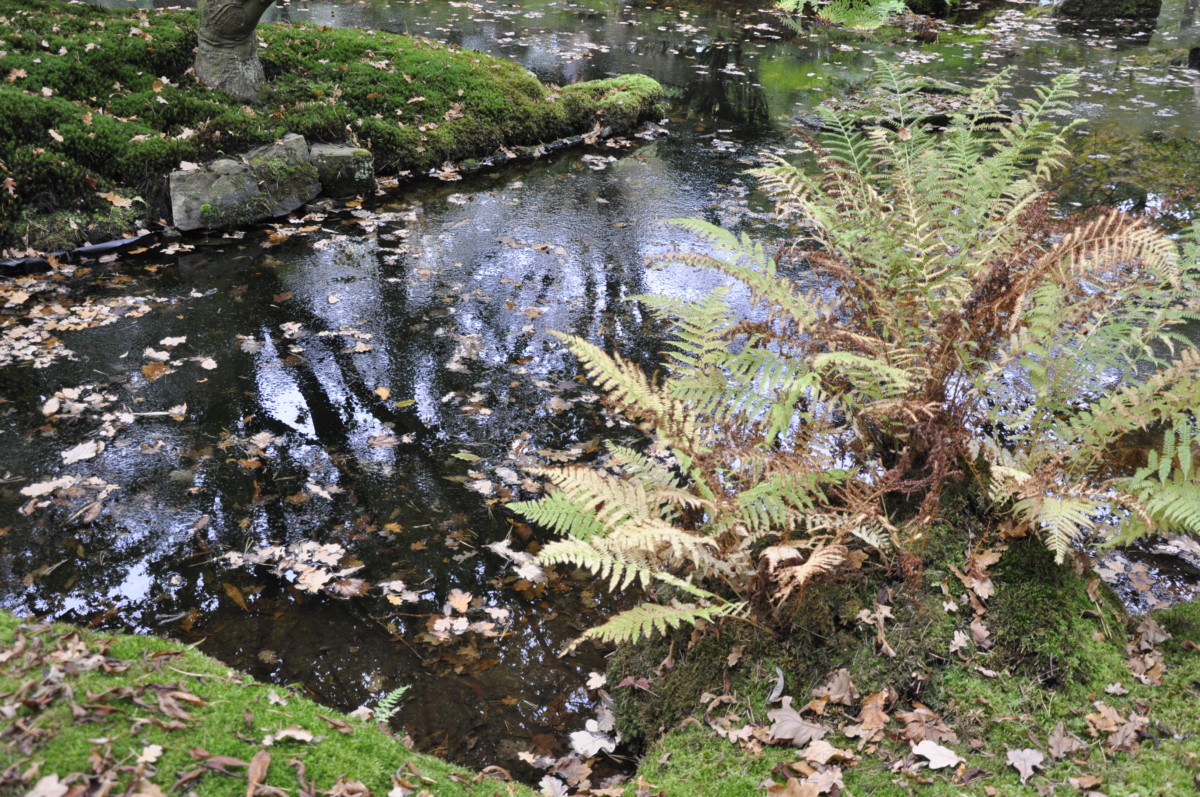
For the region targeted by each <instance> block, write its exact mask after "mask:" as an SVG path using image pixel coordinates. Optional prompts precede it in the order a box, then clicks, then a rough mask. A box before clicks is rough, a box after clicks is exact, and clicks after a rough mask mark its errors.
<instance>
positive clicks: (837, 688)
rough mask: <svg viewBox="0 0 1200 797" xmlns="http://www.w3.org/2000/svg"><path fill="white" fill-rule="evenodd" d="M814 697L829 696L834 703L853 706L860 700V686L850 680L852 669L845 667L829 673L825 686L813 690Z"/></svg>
mask: <svg viewBox="0 0 1200 797" xmlns="http://www.w3.org/2000/svg"><path fill="white" fill-rule="evenodd" d="M812 696H813V697H827V698H829V699H830V700H831V701H833V702H834V703H841V704H842V705H843V706H853V705H854V703H855V702H856V701H857V700H858V698H859V694H858V688H857V687H856V686H855V685H854V682H853V681H851V680H850V671H849V670H847V669H846V668H845V667H843V668H841V669H840V670H837V671H836V672H832V673H830V674H829V678H828V680H826V681H825V685H824V686H818V687H817V688H816V689H814V690H812Z"/></svg>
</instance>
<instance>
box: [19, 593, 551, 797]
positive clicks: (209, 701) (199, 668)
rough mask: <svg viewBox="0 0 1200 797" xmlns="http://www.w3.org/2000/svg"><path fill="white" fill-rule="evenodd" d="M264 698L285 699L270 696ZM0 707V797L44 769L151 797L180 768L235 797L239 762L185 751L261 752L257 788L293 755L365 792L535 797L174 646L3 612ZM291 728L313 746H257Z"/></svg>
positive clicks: (288, 784)
mask: <svg viewBox="0 0 1200 797" xmlns="http://www.w3.org/2000/svg"><path fill="white" fill-rule="evenodd" d="M112 690H117V691H112ZM172 693H174V694H175V695H176V698H175V700H174V704H175V706H177V707H179V708H181V709H182V710H183V712H185V714H186V715H187V717H188V718H187V719H181V718H180V717H179V715H178V714H175V713H174V708H172V707H171V704H170V703H163V702H160V698H159V695H160V694H168V695H169V694H172ZM273 693H274V694H276V695H277V696H278V697H281V698H283V700H284V701H286V703H285V704H280V702H279V701H277V700H274V699H272V697H271V695H272V694H273ZM18 695H19V696H18ZM180 695H183V696H180ZM196 700H199V701H200V702H198V703H197V702H195V701H196ZM0 706H2V707H3V708H4V709H5V711H6V712H7V711H9V710H12V711H15V712H16V713H15V716H13V717H8V714H7V713H6V715H5V716H6V724H7V723H9V722H11V723H12V724H11V725H8V730H6V731H0V739H2V746H0V772H2V773H3V774H2V775H0V793H5V794H9V793H24V792H25V791H26V790H28V788H29V787H30V786H31V785H32V783H34V782H36V781H38V780H39V779H41V778H44V777H48V776H51V775H57V776H58V777H59V779H60V780H63V781H65V780H67V779H68V778H69V777H70V776H72V775H76V776H77V777H76V780H77V781H79V782H82V779H83V778H84V773H86V775H87V776H88V777H91V779H92V782H93V783H95V782H97V780H98V779H102V778H103V777H105V774H104V773H109V774H111V775H112V777H115V778H116V780H117V784H118V786H117V788H115V789H113V791H112V793H114V794H121V793H125V789H126V788H127V787H129V786H132V785H133V784H134V782H135V781H136V780H137V778H139V777H140V776H141V774H143V773H144V775H145V777H146V779H147V780H148V781H149V782H150V783H152V784H153V785H154V786H157V787H158V788H159V789H161V790H162V791H161V792H159V791H154V790H153V789H152V788H150V787H146V786H143V787H142V790H140V791H138V793H139V794H162V793H166V792H167V791H168V790H169V789H170V788H171V786H172V784H174V783H175V782H176V780H177V779H178V778H180V777H181V776H182V775H183V773H189V772H193V771H195V770H197V769H201V770H203V771H202V772H201V774H199V775H198V776H197V777H196V778H195V779H193V780H190V781H189V782H188V783H187V785H186V788H183V789H181V790H180V793H192V792H194V793H195V794H197V795H199V797H206V796H208V795H212V796H213V797H216V796H217V795H222V796H224V795H230V794H242V793H244V792H245V790H246V785H247V783H246V780H245V776H246V773H247V769H246V767H244V766H239V765H237V764H230V765H229V766H228V769H229V771H230V772H232V773H234V775H232V776H231V775H227V774H222V773H220V772H217V771H214V770H212V769H204V764H203V762H202V761H201V760H200V759H198V758H197V755H194V754H193V752H192V751H206V752H207V753H211V754H213V755H215V756H231V757H233V758H236V759H238V760H240V761H243V762H249V761H250V760H251V759H252V758H253V757H254V756H255V754H256V753H259V752H260V751H264V750H265V751H266V752H267V753H268V754H269V755H270V764H269V767H268V769H267V773H266V776H265V779H264V781H263V782H264V783H265V784H266V785H269V786H273V787H276V788H278V789H284V790H286V792H287V793H291V794H295V793H297V787H298V786H299V780H298V773H297V768H296V763H295V762H300V763H302V764H303V767H304V771H305V778H306V780H308V781H309V782H311V783H312V784H314V785H315V786H316V788H318V789H330V788H331V787H332V786H333V785H334V784H335V783H337V782H338V781H339V780H343V781H351V780H357V781H360V782H362V783H363V784H365V785H366V786H367V787H368V788H369V789H371V791H372V792H373V793H375V794H387V793H388V792H389V790H390V789H392V787H393V785H394V782H393V775H397V776H398V777H399V778H401V779H402V780H403V781H404V782H406V783H408V784H409V787H411V788H414V789H415V790H420V789H427V790H429V791H430V792H431V793H434V794H437V795H439V796H440V795H461V796H463V797H467V796H471V797H483V796H484V795H487V796H488V797H491V796H492V795H531V794H533V792H532V791H531V790H530V789H528V788H526V787H524V786H521V785H519V784H515V783H505V782H500V781H498V780H495V779H492V778H486V777H484V778H479V777H477V776H476V775H475V774H474V773H471V772H468V771H466V770H464V769H462V768H459V767H455V766H452V765H450V764H448V763H446V762H445V761H441V760H439V759H436V758H433V757H431V756H426V755H422V754H419V753H415V752H412V751H410V750H408V749H406V748H405V746H404V744H402V742H401V740H399V739H397V738H396V737H395V736H393V735H391V734H390V733H385V732H384V731H383V730H381V729H380V728H379V727H376V726H375V725H374V724H373V723H369V722H363V721H360V720H356V719H353V718H349V717H345V716H341V715H339V714H337V713H336V712H333V711H330V710H328V709H325V708H323V707H321V706H319V705H317V704H316V703H313V702H312V701H311V700H308V699H306V698H304V697H302V696H299V695H296V694H291V693H289V692H288V690H287V689H284V688H281V687H268V686H266V685H264V684H261V683H257V682H255V681H253V680H251V679H250V678H249V677H247V676H244V675H241V674H238V673H236V672H234V671H232V670H230V669H229V668H228V667H226V666H225V665H223V664H221V663H220V662H217V661H215V660H214V659H211V658H209V657H207V656H205V655H203V654H201V653H198V652H196V651H195V650H192V649H191V648H188V647H186V646H183V645H180V644H177V643H173V642H169V641H166V640H162V639H156V638H153V637H137V636H129V635H116V636H113V635H108V634H95V633H91V632H88V631H84V630H80V629H77V628H73V627H71V626H65V625H45V624H33V623H30V622H28V621H23V620H21V619H19V618H16V617H14V616H13V615H11V614H8V613H4V612H0ZM164 706H166V708H165V709H164ZM73 712H74V714H73ZM322 715H324V716H325V717H329V721H327V720H325V719H322ZM331 723H332V724H331ZM339 723H340V725H339ZM334 725H339V727H342V728H344V730H345V731H346V732H343V731H340V730H338V729H337V728H335V727H333V726H334ZM289 727H297V728H300V729H303V730H305V731H309V732H311V734H312V736H313V741H311V742H305V741H301V740H297V739H290V738H280V739H278V740H276V741H275V742H274V744H273V745H271V746H264V745H263V740H264V738H265V737H266V736H267V735H268V734H272V733H278V732H279V731H280V730H282V729H284V728H289ZM151 745H159V746H161V748H162V752H161V757H158V758H157V759H156V760H155V761H153V763H151V764H147V765H144V766H140V767H139V766H138V765H137V759H138V757H139V756H140V755H142V753H143V752H144V751H145V750H146V749H147V747H149V746H151ZM20 773H28V777H27V781H28V782H27V783H25V784H24V785H23V786H20V787H19V781H18V780H17V778H18V777H19V775H20ZM89 793H91V792H89ZM345 793H357V792H345ZM405 793H408V792H405Z"/></svg>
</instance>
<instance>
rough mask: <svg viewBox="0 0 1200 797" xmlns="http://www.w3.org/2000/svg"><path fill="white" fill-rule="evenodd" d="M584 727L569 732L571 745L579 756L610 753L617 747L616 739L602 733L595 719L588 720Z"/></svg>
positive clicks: (586, 756) (589, 756)
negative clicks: (581, 729) (584, 728)
mask: <svg viewBox="0 0 1200 797" xmlns="http://www.w3.org/2000/svg"><path fill="white" fill-rule="evenodd" d="M584 727H586V728H587V730H583V731H575V732H574V733H572V734H571V747H573V748H574V749H575V751H576V752H577V753H579V754H580V755H581V756H583V757H584V758H591V757H593V756H596V755H599V754H600V753H602V752H604V753H611V752H613V751H614V750H616V749H617V740H616V739H614V738H612V737H611V736H609V735H608V734H605V733H602V732H601V731H600V726H599V724H598V723H597V722H596V720H588V721H587V723H586V725H585V726H584Z"/></svg>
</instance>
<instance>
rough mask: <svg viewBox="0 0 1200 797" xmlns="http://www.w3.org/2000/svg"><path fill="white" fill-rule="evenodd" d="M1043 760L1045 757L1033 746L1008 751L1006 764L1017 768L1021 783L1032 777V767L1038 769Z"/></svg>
mask: <svg viewBox="0 0 1200 797" xmlns="http://www.w3.org/2000/svg"><path fill="white" fill-rule="evenodd" d="M1045 760H1046V757H1045V756H1044V755H1042V753H1041V752H1040V751H1038V750H1034V749H1033V748H1028V747H1027V748H1025V749H1022V750H1009V751H1008V764H1009V766H1011V767H1013V768H1014V769H1016V770H1017V774H1019V775H1020V776H1021V783H1024V782H1025V781H1027V780H1029V779H1030V778H1031V777H1033V770H1034V768H1038V769H1040V768H1041V766H1042V762H1043V761H1045Z"/></svg>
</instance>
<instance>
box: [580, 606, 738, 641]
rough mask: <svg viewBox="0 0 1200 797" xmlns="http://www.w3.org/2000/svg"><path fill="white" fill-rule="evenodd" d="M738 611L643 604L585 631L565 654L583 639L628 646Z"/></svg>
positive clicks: (719, 607) (734, 608) (716, 607)
mask: <svg viewBox="0 0 1200 797" xmlns="http://www.w3.org/2000/svg"><path fill="white" fill-rule="evenodd" d="M742 608H743V604H740V603H728V604H722V605H719V606H701V605H700V604H698V603H680V602H679V601H671V602H670V603H668V604H661V603H643V604H641V605H640V606H637V607H636V608H633V609H629V610H628V611H624V612H621V613H620V614H617V615H615V616H613V617H611V618H609V620H608V621H607V622H606V623H604V624H603V625H599V626H596V627H595V628H589V629H588V630H587V631H585V632H584V633H583V635H582V636H581V637H579V639H576V640H575V641H574V642H572V643H571V644H570V645H569V646H568V648H567V651H570V650H572V649H574V648H575V646H576V645H578V644H579V643H580V642H582V641H583V640H585V639H596V640H599V641H601V642H605V643H608V644H618V643H621V644H626V643H628V644H632V643H634V642H637V641H638V640H639V639H642V638H643V637H649V636H653V635H654V634H666V633H667V632H668V631H670V630H672V629H675V628H679V627H680V626H683V625H696V624H697V623H700V622H710V623H711V622H714V621H716V620H717V619H718V618H720V617H730V616H733V615H736V614H737V613H738V612H740V611H741V610H742Z"/></svg>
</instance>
